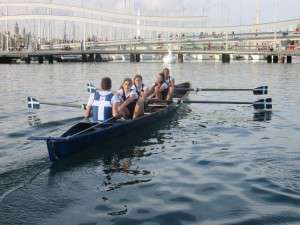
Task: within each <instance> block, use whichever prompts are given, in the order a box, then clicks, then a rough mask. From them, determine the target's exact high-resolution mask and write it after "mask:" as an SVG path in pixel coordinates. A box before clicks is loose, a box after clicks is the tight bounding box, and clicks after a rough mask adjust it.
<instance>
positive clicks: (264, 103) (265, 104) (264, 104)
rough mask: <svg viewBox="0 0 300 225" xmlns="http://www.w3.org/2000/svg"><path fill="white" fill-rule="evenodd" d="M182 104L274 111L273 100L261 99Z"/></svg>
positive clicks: (187, 101)
mask: <svg viewBox="0 0 300 225" xmlns="http://www.w3.org/2000/svg"><path fill="white" fill-rule="evenodd" d="M181 102H182V103H189V104H194V103H196V104H197V103H198V104H225V105H253V107H254V109H255V110H261V111H271V110H272V98H267V99H261V100H258V101H255V102H239V101H194V100H182V101H181Z"/></svg>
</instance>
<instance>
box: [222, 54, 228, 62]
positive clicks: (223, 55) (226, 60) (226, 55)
mask: <svg viewBox="0 0 300 225" xmlns="http://www.w3.org/2000/svg"><path fill="white" fill-rule="evenodd" d="M222 63H230V54H222Z"/></svg>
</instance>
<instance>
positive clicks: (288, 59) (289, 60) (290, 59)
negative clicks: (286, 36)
mask: <svg viewBox="0 0 300 225" xmlns="http://www.w3.org/2000/svg"><path fill="white" fill-rule="evenodd" d="M292 62H293V58H292V56H291V55H288V56H287V57H286V63H288V64H291V63H292Z"/></svg>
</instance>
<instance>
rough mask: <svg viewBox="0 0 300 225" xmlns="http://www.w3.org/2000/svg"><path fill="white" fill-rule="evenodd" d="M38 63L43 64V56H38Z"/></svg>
mask: <svg viewBox="0 0 300 225" xmlns="http://www.w3.org/2000/svg"><path fill="white" fill-rule="evenodd" d="M38 61H39V64H43V63H44V56H39V58H38Z"/></svg>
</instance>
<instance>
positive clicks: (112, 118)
mask: <svg viewBox="0 0 300 225" xmlns="http://www.w3.org/2000/svg"><path fill="white" fill-rule="evenodd" d="M114 119H115V118H114V117H111V118H109V119H107V120H104V121H103V122H101V123H97V124H95V125H94V126H91V127H89V128H87V129H85V130H82V131H80V132H78V133H76V134H73V135H71V136H68V137H67V138H68V139H70V138H74V137H76V136H78V135H80V134H83V133H85V132H87V131H90V130H93V129H94V128H97V127H99V126H101V125H103V124H105V123H108V122H110V121H112V120H114Z"/></svg>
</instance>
